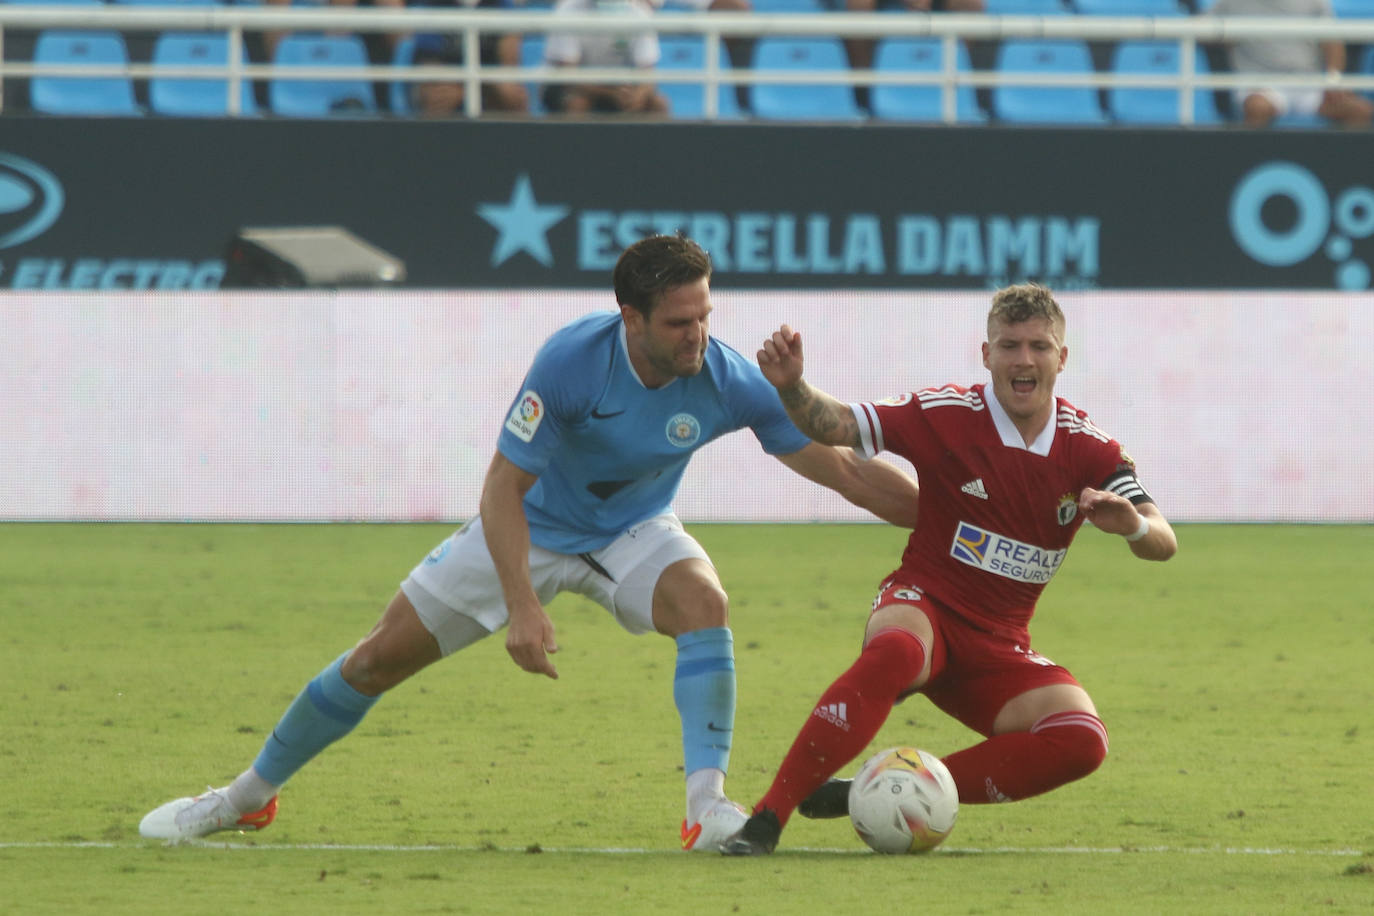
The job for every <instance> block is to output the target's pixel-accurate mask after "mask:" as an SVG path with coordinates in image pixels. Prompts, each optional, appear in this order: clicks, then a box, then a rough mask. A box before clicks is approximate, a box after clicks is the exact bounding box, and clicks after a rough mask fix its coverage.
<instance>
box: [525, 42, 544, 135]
mask: <svg viewBox="0 0 1374 916" xmlns="http://www.w3.org/2000/svg"><path fill="white" fill-rule="evenodd" d="M543 63H544V35H543V33H542V32H527V33H526V34H524V35H522V36H521V38H520V66H522V67H539V66H542V65H543ZM547 85H548V83H537V82H534V81H533V80H531V81H529V82H527V83H525V90H526V91H527V92H528V94H529V97H530V114H532V115H542V114H548V109H546V108H545V107H544V87H545V86H547Z"/></svg>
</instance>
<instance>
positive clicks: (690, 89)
mask: <svg viewBox="0 0 1374 916" xmlns="http://www.w3.org/2000/svg"><path fill="white" fill-rule="evenodd" d="M658 46H659V51H660V56H659V60H658V68H659V69H660V70H701V69H702V68H703V67H704V66H705V65H706V40H705V38H704V37H703V36H701V35H661V36H659V39H658ZM720 67H721V69H722V70H726V69H729V67H730V57H729V55H728V54H727V53H726V51H725V46H724V44H723V43H722V44H721V46H720ZM658 91H659V92H661V93H663V95H664V97H666V98H667V99H668V104H669V106H670V108H669V111H670V112H671V113H672V115H673V117H675V118H693V119H699V118H702V117H704V116H705V110H706V86H705V84H704V83H699V82H698V83H669V82H660V83H659V84H658ZM716 112H717V117H720V118H739V117H741V113H740V110H739V104H738V103H737V102H736V100H735V87H734V85H733V84H728V85H727V84H724V83H722V84H720V85H718V86H717V87H716Z"/></svg>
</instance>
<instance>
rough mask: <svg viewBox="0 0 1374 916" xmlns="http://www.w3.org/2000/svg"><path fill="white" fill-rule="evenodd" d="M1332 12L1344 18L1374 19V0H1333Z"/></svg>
mask: <svg viewBox="0 0 1374 916" xmlns="http://www.w3.org/2000/svg"><path fill="white" fill-rule="evenodd" d="M1331 12H1333V13H1335V14H1336V16H1337V17H1338V18H1343V19H1374V0H1331Z"/></svg>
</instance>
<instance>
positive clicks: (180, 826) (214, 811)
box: [138, 789, 277, 843]
mask: <svg viewBox="0 0 1374 916" xmlns="http://www.w3.org/2000/svg"><path fill="white" fill-rule="evenodd" d="M276 816H277V798H276V796H275V795H274V796H273V797H272V800H271V801H269V802H268V803H267V804H266V805H264V806H263V807H262V808H261V809H260V810H258V811H253V812H251V813H249V814H239V812H238V810H237V809H236V808H235V807H234V806H233V805H231V804H229V799H228V798H226V797H225V796H224V790H223V789H210V790H209V791H207V792H206V793H205V794H204V795H197V796H196V797H195V798H178V799H176V800H175V801H169V802H168V803H167V804H165V805H162V806H161V807H159V808H154V809H153V810H152V811H150V812H148V814H147V815H146V816H145V817H144V818H143V820H142V821H140V822H139V825H138V832H139V833H140V834H141V835H142V836H145V837H147V838H148V839H150V840H167V841H169V842H173V843H178V842H182V841H184V840H195V839H199V838H200V837H203V836H208V835H209V834H211V833H215V832H217V831H220V830H261V829H262V828H264V827H266V826H267V825H268V824H270V823H272V821H273V819H274V818H276Z"/></svg>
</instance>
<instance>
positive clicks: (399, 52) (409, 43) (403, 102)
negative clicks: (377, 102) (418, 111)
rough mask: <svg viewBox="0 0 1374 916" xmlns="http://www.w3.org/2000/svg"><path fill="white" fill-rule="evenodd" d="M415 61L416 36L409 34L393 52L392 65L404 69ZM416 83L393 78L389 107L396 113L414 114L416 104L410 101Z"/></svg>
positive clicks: (389, 86)
mask: <svg viewBox="0 0 1374 916" xmlns="http://www.w3.org/2000/svg"><path fill="white" fill-rule="evenodd" d="M414 62H415V36H414V35H407V36H406V37H405V38H403V39H401V40H400V41H399V42H398V43H397V44H396V49H395V50H394V51H392V53H391V65H392V66H393V67H396V68H398V69H401V70H404V69H407V68H408V67H410V65H411V64H413V63H414ZM415 85H416V84H415V83H411V82H407V81H405V80H393V81H392V82H391V83H390V84H389V85H388V86H387V95H386V100H387V107H388V108H389V109H391V113H392V114H394V115H413V114H415V106H414V105H412V104H411V102H410V97H411V96H410V93H411V90H412V89H413V88H414V87H415Z"/></svg>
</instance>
